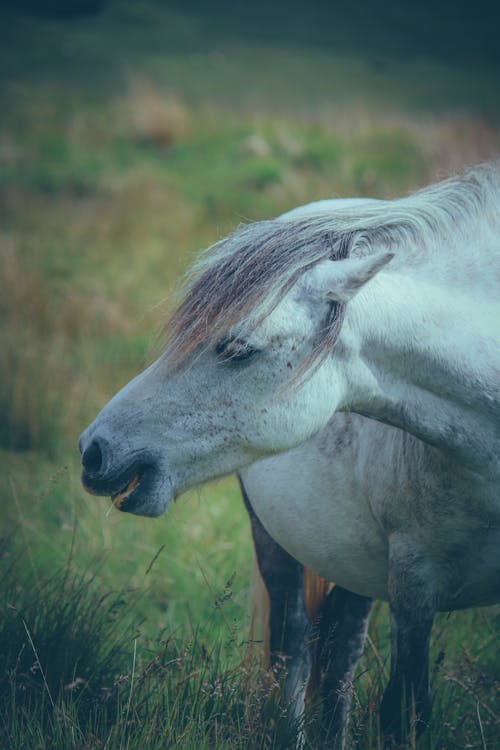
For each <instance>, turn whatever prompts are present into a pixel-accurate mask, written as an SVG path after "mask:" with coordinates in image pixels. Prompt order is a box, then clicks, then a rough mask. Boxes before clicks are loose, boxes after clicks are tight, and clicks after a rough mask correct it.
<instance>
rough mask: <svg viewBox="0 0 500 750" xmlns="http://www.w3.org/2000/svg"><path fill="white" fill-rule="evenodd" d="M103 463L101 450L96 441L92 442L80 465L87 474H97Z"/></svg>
mask: <svg viewBox="0 0 500 750" xmlns="http://www.w3.org/2000/svg"><path fill="white" fill-rule="evenodd" d="M102 462H103V455H102V450H101V447H100V445H99V441H98V440H93V441H92V442H91V443H90V445H89V447H88V448H87V449H86V450H85V451H84V453H83V455H82V465H83V468H84V469H85V471H87V472H88V473H89V474H97V473H98V472H99V471H100V469H101V467H102Z"/></svg>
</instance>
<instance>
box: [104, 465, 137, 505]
mask: <svg viewBox="0 0 500 750" xmlns="http://www.w3.org/2000/svg"><path fill="white" fill-rule="evenodd" d="M140 481H141V476H140V474H136V475H135V476H134V477H132V479H131V480H130V481H129V482H128V483H127V484H126V485H125V486H124V487H122V488H121V489H120V490H118V492H114V493H113V494H112V495H111V501H112V503H113V505H114V506H115V508H118V510H126V508H124V507H123V504H124V503H125V502H126V501H127V500H128V499H129V498H130V496H131V495H132V493H133V491H134V490H135V488H136V487H137V486H138V485H139V483H140Z"/></svg>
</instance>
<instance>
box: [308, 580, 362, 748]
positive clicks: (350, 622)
mask: <svg viewBox="0 0 500 750" xmlns="http://www.w3.org/2000/svg"><path fill="white" fill-rule="evenodd" d="M372 603H373V600H372V599H370V598H368V597H366V596H360V595H358V594H353V593H352V592H351V591H347V590H346V589H343V588H342V587H341V586H334V588H333V589H332V590H331V591H330V593H329V594H328V596H327V598H326V600H325V602H324V604H323V607H322V609H321V613H320V617H319V620H318V632H317V642H316V649H317V650H316V663H317V670H318V672H319V675H318V679H317V681H318V683H319V685H320V690H321V693H320V698H321V704H322V706H321V708H322V725H323V728H324V731H325V732H326V734H327V736H328V737H330V738H333V737H334V736H335V735H337V734H339V733H342V732H343V731H344V728H345V724H346V720H347V716H348V713H349V708H350V705H351V698H352V680H353V677H354V671H355V669H356V665H357V663H358V660H359V657H360V656H361V652H362V651H363V646H364V642H365V637H366V631H367V627H368V618H369V615H370V610H371V607H372Z"/></svg>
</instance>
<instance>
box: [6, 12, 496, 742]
mask: <svg viewBox="0 0 500 750" xmlns="http://www.w3.org/2000/svg"><path fill="white" fill-rule="evenodd" d="M266 12H267V11H266ZM269 12H270V11H269ZM2 13H3V20H4V21H5V23H3V24H1V25H0V34H1V35H2V45H1V49H0V63H1V64H0V77H1V78H2V81H3V83H4V84H5V85H2V86H1V88H0V106H1V109H2V120H1V123H0V214H1V228H0V279H1V281H0V284H1V287H2V288H1V295H0V318H1V325H0V410H1V413H2V420H1V421H0V462H1V466H2V477H3V482H2V483H1V485H0V497H1V503H2V512H3V525H2V537H3V538H4V539H5V540H7V539H8V542H7V541H5V542H4V544H3V546H2V569H3V571H4V572H3V574H2V577H1V580H0V601H1V602H2V607H3V609H2V617H1V618H0V620H1V625H0V629H1V632H0V639H1V643H2V648H1V650H0V665H1V668H0V700H1V707H0V745H1V746H4V747H8V748H9V750H10V748H26V747H28V748H40V749H41V748H50V749H51V750H53V749H55V750H58V749H59V748H60V749H61V750H63V749H64V750H67V749H68V748H72V750H77V749H78V750H84V748H85V749H87V748H88V749H89V750H90V748H92V749H93V748H103V750H104V748H106V750H109V749H110V748H124V749H128V748H136V747H137V748H138V747H139V746H140V747H141V750H153V748H160V747H161V748H165V747H169V748H177V747H178V748H190V747H193V748H195V747H196V748H203V747H207V748H208V747H210V748H233V747H234V748H239V747H241V748H247V747H248V748H261V747H266V748H271V747H274V748H285V747H290V746H292V744H293V741H292V735H293V731H294V727H293V726H290V722H289V721H288V719H287V717H286V713H284V709H283V707H280V706H279V704H278V705H277V704H276V702H275V700H274V699H273V697H272V696H270V694H269V691H267V690H266V689H265V688H264V686H263V684H262V683H261V682H260V680H259V679H258V678H257V675H256V665H255V664H253V663H248V662H246V661H244V662H243V663H242V653H243V652H244V651H245V647H246V641H247V638H248V601H247V600H248V584H249V580H250V572H251V557H252V553H251V542H250V532H249V525H248V521H247V518H246V516H245V512H244V509H243V507H242V503H241V501H240V498H239V494H238V489H237V486H236V483H235V481H234V480H233V479H232V478H226V479H224V480H221V481H219V482H216V483H212V484H210V485H207V486H206V487H204V488H202V489H199V490H194V491H192V492H190V493H188V494H187V495H186V496H185V497H183V498H182V499H181V500H179V502H178V503H176V504H175V505H174V506H173V507H172V508H170V509H169V512H168V515H167V517H165V518H163V519H160V520H158V521H151V520H150V519H139V518H129V517H127V516H125V515H121V514H117V513H115V512H111V513H109V512H108V510H109V509H108V506H107V504H106V502H105V501H102V500H97V499H94V498H90V497H89V496H87V495H85V494H84V492H83V490H82V489H81V487H80V483H79V471H80V470H79V465H78V456H77V452H76V447H75V446H76V439H77V436H78V434H79V432H80V431H81V429H82V428H83V427H84V426H85V425H86V424H87V423H88V422H89V421H90V420H91V419H92V418H93V416H94V415H95V413H96V411H97V410H98V409H99V408H100V407H101V406H102V404H104V403H105V402H106V401H107V399H108V398H109V397H110V396H111V395H112V394H113V393H114V392H115V391H116V390H117V389H118V387H120V386H121V385H122V384H123V383H125V382H126V381H127V380H128V379H130V377H132V376H133V375H134V374H135V373H136V372H137V371H138V370H139V369H140V368H141V367H142V366H143V365H144V364H146V363H147V362H148V361H149V360H150V359H151V358H152V357H153V356H154V352H155V335H156V331H157V330H158V327H159V326H160V325H161V321H162V317H163V315H164V311H165V310H166V308H167V307H168V304H169V298H170V296H171V292H172V289H173V288H174V287H175V283H176V279H177V278H178V277H179V276H180V274H181V273H182V272H183V270H184V269H185V268H186V266H187V265H188V263H189V262H190V259H191V258H192V257H193V255H194V253H195V251H196V250H197V249H198V248H200V247H203V246H206V245H207V244H209V243H210V242H213V241H214V240H216V239H217V238H219V237H220V236H222V235H224V234H225V233H226V232H227V231H229V230H230V229H231V228H232V227H234V225H235V224H237V223H238V222H239V221H241V220H242V219H257V218H264V217H267V216H272V215H275V214H277V213H279V212H281V211H284V210H286V209H288V208H291V207H293V206H295V205H298V204H300V203H305V202H307V201H310V200H314V199H316V198H323V197H327V196H331V195H378V196H387V197H390V196H392V195H395V194H399V193H404V192H406V191H408V190H411V189H414V188H416V187H418V186H420V185H422V184H424V183H426V182H428V181H429V180H432V179H434V178H435V177H436V176H437V175H440V174H446V173H448V172H449V171H452V170H455V169H457V168H460V167H461V166H463V165H465V164H468V163H472V162H477V161H480V160H482V159H485V158H488V157H490V156H493V155H495V154H498V152H499V150H500V132H499V129H498V101H497V97H496V88H495V85H493V82H494V81H496V75H497V73H496V69H495V67H494V66H493V65H491V64H490V63H488V62H487V60H486V58H484V57H483V58H482V59H481V61H479V62H478V65H477V66H475V67H474V68H472V67H470V68H468V67H466V66H464V65H463V64H462V63H461V62H460V61H458V62H457V63H456V64H454V65H450V64H449V63H446V62H445V61H443V59H441V58H437V57H434V58H432V57H429V58H426V59H424V58H422V57H418V56H417V55H413V56H412V55H408V56H407V58H405V59H402V58H401V59H398V61H397V65H396V58H395V57H394V56H393V57H391V56H390V54H389V52H388V50H387V49H386V50H385V52H384V55H383V56H382V57H383V61H382V65H380V64H377V65H375V64H372V62H373V61H372V62H370V59H371V58H370V55H372V52H370V53H368V52H367V53H366V55H365V53H364V52H363V53H358V52H356V50H355V49H354V48H353V47H352V44H353V40H352V39H351V42H350V43H351V47H349V46H347V47H343V48H342V54H337V53H336V52H335V51H332V47H328V46H327V45H325V44H321V45H320V44H318V45H316V46H307V45H306V44H303V43H302V42H301V38H300V34H299V33H298V30H297V29H296V31H297V34H295V35H294V34H291V35H290V36H289V37H288V39H287V40H286V43H285V42H282V43H279V44H276V43H271V41H270V40H271V37H268V39H263V38H261V37H258V36H256V35H255V34H254V35H252V34H251V33H250V26H249V28H248V30H247V33H246V35H245V36H244V38H242V37H241V36H238V35H234V34H233V30H234V28H233V26H232V25H231V23H230V22H229V20H228V21H227V24H226V25H224V24H222V25H221V26H220V28H219V29H218V31H217V34H216V35H212V36H210V35H208V36H207V33H206V30H207V28H209V27H210V28H212V30H213V29H214V26H213V24H214V21H213V19H208V18H207V16H206V15H204V14H203V13H202V12H201V11H199V10H198V11H195V10H194V9H193V8H192V7H190V8H185V9H182V8H181V9H174V8H173V6H172V5H170V6H168V7H167V6H161V5H159V4H157V3H154V2H152V1H151V2H147V3H144V4H143V6H142V9H141V12H140V13H139V11H138V10H137V8H136V4H135V3H131V2H116V3H113V4H111V5H110V6H109V8H108V9H107V10H106V11H105V12H104V13H103V14H101V15H99V16H97V17H95V18H87V19H81V20H80V21H78V22H75V21H69V20H66V21H56V20H40V19H38V20H36V19H32V18H30V17H28V16H23V17H19V16H16V15H15V14H14V13H13V12H12V11H8V12H7V11H5V10H3V11H2ZM210 24H212V26H210ZM273 33H275V32H273ZM19 49H24V51H25V53H24V54H23V55H22V56H20V55H19V54H18V50H19ZM391 54H392V53H391ZM62 60H63V61H64V64H61V61H62ZM384 60H385V62H384ZM498 618H499V611H498V607H497V608H490V609H488V610H476V611H471V612H465V613H454V614H453V615H451V616H450V617H449V618H448V617H446V616H440V617H439V618H438V622H437V625H436V627H435V629H434V636H433V654H432V664H433V665H434V675H433V683H434V687H435V695H436V698H435V700H436V702H435V710H434V719H433V724H432V726H431V729H430V732H429V734H428V735H427V738H426V740H425V741H423V744H422V748H423V747H429V748H432V749H433V750H443V749H446V748H450V749H451V748H466V747H479V748H484V747H487V748H492V747H494V744H495V736H496V732H497V730H498V715H499V713H500V711H499V708H498V705H497V704H498V697H497V696H498V688H499V664H498V643H497V636H496V633H497V632H498V625H499V622H498ZM370 637H371V641H370V643H369V644H368V645H367V648H366V649H365V654H364V657H363V662H362V664H361V665H360V669H359V672H358V677H357V680H356V701H355V708H354V714H353V720H352V735H353V736H352V741H351V743H352V746H353V747H359V748H377V747H378V744H377V743H378V733H377V725H376V711H375V708H376V706H377V705H378V703H379V701H380V697H381V692H382V689H383V685H384V683H385V680H386V677H387V664H388V622H387V611H386V607H385V605H377V607H376V609H375V612H374V615H373V618H372V623H371V628H370ZM442 653H444V656H442V655H441V654H442ZM310 736H311V737H312V736H314V728H313V727H312V726H311V727H310ZM425 743H427V745H426V744H425ZM319 746H320V745H319V744H318V747H319Z"/></svg>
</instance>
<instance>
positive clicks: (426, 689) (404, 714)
mask: <svg viewBox="0 0 500 750" xmlns="http://www.w3.org/2000/svg"><path fill="white" fill-rule="evenodd" d="M398 548H399V549H398ZM403 548H405V550H406V551H404V549H403ZM408 549H409V547H408V546H407V545H403V544H401V543H399V544H398V543H396V544H391V550H390V555H389V581H388V584H389V585H388V588H389V607H390V614H391V675H390V679H389V682H388V684H387V687H386V689H385V692H384V696H383V698H382V704H381V707H380V724H381V729H382V733H383V734H384V736H385V738H386V741H387V742H389V744H390V743H391V742H395V743H399V742H400V741H401V740H402V739H403V738H404V736H405V735H407V736H411V735H412V734H413V733H414V734H415V735H417V734H419V733H420V732H421V731H422V730H423V729H425V727H426V726H427V723H428V721H429V719H430V715H431V707H432V697H431V691H430V686H429V640H430V635H431V629H432V623H433V620H434V614H435V605H434V596H433V592H434V583H435V580H436V579H437V576H433V575H432V571H430V570H429V565H428V564H426V561H425V560H424V559H423V558H420V557H419V556H418V555H417V554H415V555H411V556H410V555H409V554H408ZM398 551H399V552H401V553H402V554H398Z"/></svg>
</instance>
